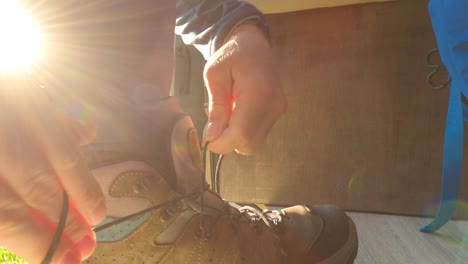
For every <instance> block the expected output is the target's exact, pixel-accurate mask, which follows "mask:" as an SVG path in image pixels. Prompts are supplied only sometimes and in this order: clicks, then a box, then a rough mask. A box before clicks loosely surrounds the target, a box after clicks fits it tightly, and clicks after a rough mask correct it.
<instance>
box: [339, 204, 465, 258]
mask: <svg viewBox="0 0 468 264" xmlns="http://www.w3.org/2000/svg"><path fill="white" fill-rule="evenodd" d="M348 215H349V216H350V217H351V218H352V219H353V220H354V222H355V223H356V228H357V230H358V237H359V252H358V255H357V258H356V260H355V261H354V263H355V264H376V263H378V264H409V263H411V264H443V263H447V264H448V263H459V264H461V263H466V262H467V260H468V243H467V239H466V234H467V233H468V221H450V222H449V223H448V224H447V225H445V226H444V227H443V228H442V229H440V230H439V231H438V232H437V233H436V234H426V233H421V232H419V231H418V229H419V228H420V227H421V226H424V225H425V224H427V223H428V221H427V220H426V219H423V218H419V217H407V216H389V215H378V214H363V213H348Z"/></svg>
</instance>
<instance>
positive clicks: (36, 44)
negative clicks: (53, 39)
mask: <svg viewBox="0 0 468 264" xmlns="http://www.w3.org/2000/svg"><path fill="white" fill-rule="evenodd" d="M40 50H41V41H40V38H39V31H38V29H37V27H36V25H35V23H34V21H33V19H32V17H31V16H30V14H28V13H27V11H26V10H25V9H24V8H23V7H22V6H21V5H20V4H19V3H18V0H0V72H12V71H18V70H24V69H26V68H28V67H30V66H31V65H32V64H33V63H34V62H35V61H36V60H37V59H38V57H39V55H40Z"/></svg>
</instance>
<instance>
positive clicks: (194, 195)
mask: <svg viewBox="0 0 468 264" xmlns="http://www.w3.org/2000/svg"><path fill="white" fill-rule="evenodd" d="M208 144H209V143H206V144H205V145H204V146H203V170H204V171H205V172H206V156H207V155H206V153H207V149H208ZM222 159H223V156H222V155H220V157H219V158H218V162H217V165H216V170H215V172H214V174H212V182H213V184H214V186H215V187H214V188H215V191H216V193H217V192H218V191H219V170H220V165H221V162H222ZM212 171H213V170H212ZM207 190H209V185H208V184H206V181H205V174H204V173H203V174H202V177H201V185H200V189H198V190H195V191H193V192H191V193H188V194H185V195H181V196H179V197H177V198H174V199H171V200H168V201H165V202H162V203H160V204H157V205H154V206H151V207H148V208H146V209H144V210H141V211H139V212H136V213H133V214H130V215H127V216H125V217H122V218H119V219H117V220H114V221H111V222H109V223H106V224H103V225H100V226H98V227H95V228H93V230H94V232H96V233H97V232H100V231H103V230H105V229H108V228H110V227H112V226H115V225H117V224H120V223H122V222H125V221H128V220H130V219H133V218H135V217H139V216H142V215H144V214H146V213H149V212H152V211H154V210H157V209H160V208H163V207H167V206H169V205H171V204H174V203H176V202H179V201H182V200H192V201H193V200H196V199H198V198H199V200H200V202H199V203H200V212H199V214H200V216H201V218H200V226H199V229H200V230H199V235H200V236H201V237H204V238H206V237H208V230H207V225H205V220H204V218H205V207H206V206H205V197H204V195H203V194H204V193H205V192H206V191H207ZM63 197H64V198H63V206H62V210H61V213H60V218H59V223H58V225H57V229H56V231H55V234H54V237H53V239H52V242H51V245H50V247H49V249H48V251H47V254H46V256H45V258H44V260H43V261H42V262H41V264H50V262H51V261H52V258H53V257H54V255H55V252H56V251H57V248H58V245H59V243H60V240H61V237H62V234H63V232H64V229H65V223H66V220H67V216H68V212H69V198H68V194H67V193H66V192H63ZM231 205H232V206H233V207H237V209H238V212H239V214H237V215H232V214H231V213H229V212H228V214H230V221H231V223H232V224H236V223H238V222H239V220H241V219H247V221H248V222H249V223H251V224H254V225H258V224H259V223H264V224H265V226H267V227H268V228H269V229H276V228H275V227H277V226H278V225H279V224H280V223H281V222H282V220H283V217H285V215H283V214H282V213H280V212H279V211H276V210H275V211H271V210H263V211H259V210H257V209H256V208H254V207H252V206H243V207H240V206H238V205H236V204H232V203H231ZM227 211H229V210H227ZM273 236H274V237H275V238H276V239H277V240H278V241H280V239H279V237H278V236H277V235H276V233H273ZM280 248H281V253H282V254H283V256H286V252H285V250H284V249H283V247H280Z"/></svg>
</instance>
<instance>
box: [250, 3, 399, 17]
mask: <svg viewBox="0 0 468 264" xmlns="http://www.w3.org/2000/svg"><path fill="white" fill-rule="evenodd" d="M385 1H395V0H288V1H284V0H246V2H249V3H251V4H253V5H255V6H256V7H257V8H258V9H260V10H261V11H262V12H263V13H266V14H275V13H286V12H292V11H299V10H306V9H314V8H322V7H335V6H344V5H353V4H365V3H370V2H385Z"/></svg>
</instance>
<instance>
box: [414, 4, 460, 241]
mask: <svg viewBox="0 0 468 264" xmlns="http://www.w3.org/2000/svg"><path fill="white" fill-rule="evenodd" d="M467 10H468V1H465V0H457V1H456V0H448V1H446V0H431V2H430V4H429V13H430V16H431V20H432V24H433V27H434V32H435V35H436V39H437V44H438V46H439V51H440V55H441V58H442V61H443V63H444V64H445V66H446V67H447V70H448V72H449V74H450V76H451V77H452V83H451V87H450V99H449V107H448V111H447V121H446V128H445V141H444V164H443V178H442V193H441V199H440V208H439V211H438V213H437V216H436V217H435V218H434V220H433V221H432V222H431V223H430V224H429V225H427V226H425V227H423V228H421V229H420V230H421V231H422V232H429V233H432V232H435V231H437V230H438V229H439V228H440V227H442V226H443V225H444V224H446V223H447V222H448V221H449V220H450V218H451V217H452V215H453V213H454V212H455V209H456V204H457V200H458V194H459V190H460V182H461V172H462V161H463V112H464V108H466V106H465V105H462V98H461V93H462V92H463V94H465V95H466V94H468V16H467V15H466V12H467ZM465 111H466V110H465Z"/></svg>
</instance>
